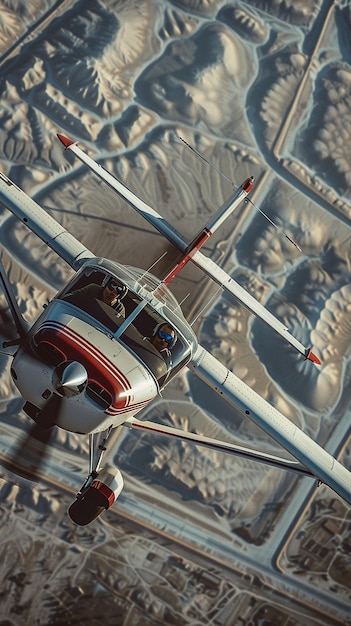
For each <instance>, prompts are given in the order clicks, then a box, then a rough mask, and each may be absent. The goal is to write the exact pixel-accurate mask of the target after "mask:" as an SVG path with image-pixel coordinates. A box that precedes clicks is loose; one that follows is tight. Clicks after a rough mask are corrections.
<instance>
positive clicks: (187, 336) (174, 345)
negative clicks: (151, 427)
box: [58, 267, 194, 387]
mask: <svg viewBox="0 0 351 626" xmlns="http://www.w3.org/2000/svg"><path fill="white" fill-rule="evenodd" d="M134 282H135V281H134ZM139 292H140V289H139ZM143 296H145V293H143ZM58 298H59V299H63V300H64V301H65V302H68V303H70V304H72V305H74V306H75V307H78V308H79V309H80V310H81V311H82V312H84V313H85V314H87V315H88V316H89V317H93V318H94V320H96V321H97V322H98V326H100V327H101V330H107V331H108V332H109V334H111V338H114V339H115V340H117V341H121V342H122V343H123V344H124V345H125V346H127V348H128V349H129V350H131V351H132V352H133V353H134V354H135V355H136V356H137V358H138V359H139V360H140V361H142V362H143V364H144V365H145V366H146V367H147V368H148V369H149V371H150V372H151V373H152V374H153V375H154V377H155V378H156V379H157V381H158V384H159V386H160V387H163V386H164V384H165V383H166V382H168V381H169V380H170V379H171V378H172V377H173V376H174V375H175V374H176V373H177V371H179V369H181V367H183V365H185V364H186V363H187V362H188V361H189V360H190V358H191V353H192V346H193V342H194V336H193V333H192V331H191V329H190V327H189V326H188V325H187V324H186V322H185V320H184V318H183V321H182V323H181V324H180V328H179V324H178V323H177V324H175V321H176V318H174V316H173V318H172V312H171V311H169V310H168V311H167V310H166V309H165V307H164V306H163V304H162V306H153V305H152V298H148V299H145V297H142V296H141V295H140V294H139V293H137V289H135V285H134V284H133V280H132V281H129V280H126V277H125V276H123V277H121V276H120V275H119V276H117V275H113V274H111V273H110V272H106V271H102V270H101V269H97V268H92V267H89V268H88V269H87V270H86V271H84V272H80V273H79V274H78V275H77V276H76V277H75V278H74V279H73V280H72V281H71V283H70V284H69V285H68V286H67V287H66V288H65V289H64V291H63V292H61V293H60V294H59V295H58ZM158 304H159V303H158ZM167 313H168V314H167Z"/></svg>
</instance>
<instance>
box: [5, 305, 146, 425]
mask: <svg viewBox="0 0 351 626" xmlns="http://www.w3.org/2000/svg"><path fill="white" fill-rule="evenodd" d="M84 317H85V318H86V317H87V316H85V315H84V312H81V311H79V309H75V307H72V306H71V305H69V304H67V303H65V302H63V301H60V300H53V301H52V302H51V303H50V304H49V305H48V306H47V308H46V310H45V311H44V313H43V314H42V315H41V316H40V317H39V319H38V320H37V322H36V323H35V325H34V326H33V327H32V329H31V331H30V333H29V335H28V340H27V341H26V344H25V345H24V346H23V347H21V348H20V349H19V350H18V351H17V353H16V355H15V357H14V360H13V365H12V376H13V379H14V382H15V384H16V386H17V387H18V389H19V391H20V393H21V395H22V397H23V398H24V399H25V400H26V401H27V402H30V403H31V404H33V405H35V406H36V407H38V409H43V408H44V407H45V404H46V402H47V401H48V398H50V397H51V395H52V394H53V393H54V392H55V388H54V385H53V375H54V371H55V367H56V366H57V365H58V363H59V362H62V361H65V360H68V361H70V360H72V361H77V362H79V363H81V364H82V365H83V366H84V367H85V369H86V371H87V374H88V381H87V387H86V389H85V390H84V391H82V393H79V394H78V395H76V396H74V397H71V398H62V401H61V404H60V411H59V414H58V418H57V420H56V424H57V425H58V426H60V427H61V428H64V429H65V430H69V431H73V432H78V433H84V434H85V433H93V432H98V431H101V430H104V429H106V428H108V427H109V426H118V425H119V424H121V423H122V422H124V421H125V419H126V418H127V417H130V416H132V415H135V414H136V413H138V412H139V411H140V410H141V409H142V408H143V407H144V406H146V405H147V404H148V403H149V402H150V401H151V400H152V399H153V398H154V397H155V396H156V395H157V393H158V385H157V382H156V380H155V378H154V377H153V376H152V374H151V373H150V371H149V370H148V369H147V368H146V367H145V365H144V364H143V363H142V361H141V360H140V359H139V358H138V357H137V355H136V354H134V353H133V352H132V350H130V349H129V348H128V347H126V346H125V345H124V344H123V342H121V341H119V340H117V339H116V338H115V337H114V336H113V335H111V334H110V333H108V331H107V330H106V329H103V328H99V327H98V326H97V325H96V324H94V325H92V324H91V323H89V320H87V319H84Z"/></svg>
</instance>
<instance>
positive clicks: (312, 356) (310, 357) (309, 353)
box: [305, 348, 321, 365]
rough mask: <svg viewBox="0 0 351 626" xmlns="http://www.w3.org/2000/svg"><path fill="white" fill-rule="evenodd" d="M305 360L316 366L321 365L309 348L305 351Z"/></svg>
mask: <svg viewBox="0 0 351 626" xmlns="http://www.w3.org/2000/svg"><path fill="white" fill-rule="evenodd" d="M305 360H308V361H312V362H313V363H316V365H321V361H320V360H319V358H318V356H316V355H315V354H314V352H312V350H311V348H309V350H308V351H307V354H306V357H305Z"/></svg>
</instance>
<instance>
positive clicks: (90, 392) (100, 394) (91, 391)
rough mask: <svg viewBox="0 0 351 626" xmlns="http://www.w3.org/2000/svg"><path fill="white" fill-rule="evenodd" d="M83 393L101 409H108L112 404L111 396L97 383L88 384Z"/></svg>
mask: <svg viewBox="0 0 351 626" xmlns="http://www.w3.org/2000/svg"><path fill="white" fill-rule="evenodd" d="M85 393H86V394H87V396H88V397H89V398H90V400H92V401H93V402H95V404H97V405H98V406H100V407H101V408H102V409H108V407H109V406H110V405H111V404H112V397H111V394H109V393H108V391H106V389H104V388H103V387H101V386H100V385H98V384H97V383H93V382H89V383H88V385H87V387H86V390H85Z"/></svg>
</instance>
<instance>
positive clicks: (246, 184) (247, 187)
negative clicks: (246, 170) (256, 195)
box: [241, 176, 254, 193]
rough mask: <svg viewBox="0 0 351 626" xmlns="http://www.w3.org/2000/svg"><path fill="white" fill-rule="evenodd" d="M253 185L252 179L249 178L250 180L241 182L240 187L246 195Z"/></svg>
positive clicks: (251, 177)
mask: <svg viewBox="0 0 351 626" xmlns="http://www.w3.org/2000/svg"><path fill="white" fill-rule="evenodd" d="M253 184H254V177H253V176H250V178H247V179H246V180H245V182H243V184H242V185H241V188H242V189H243V190H244V191H246V193H250V191H251V189H252V187H253Z"/></svg>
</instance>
